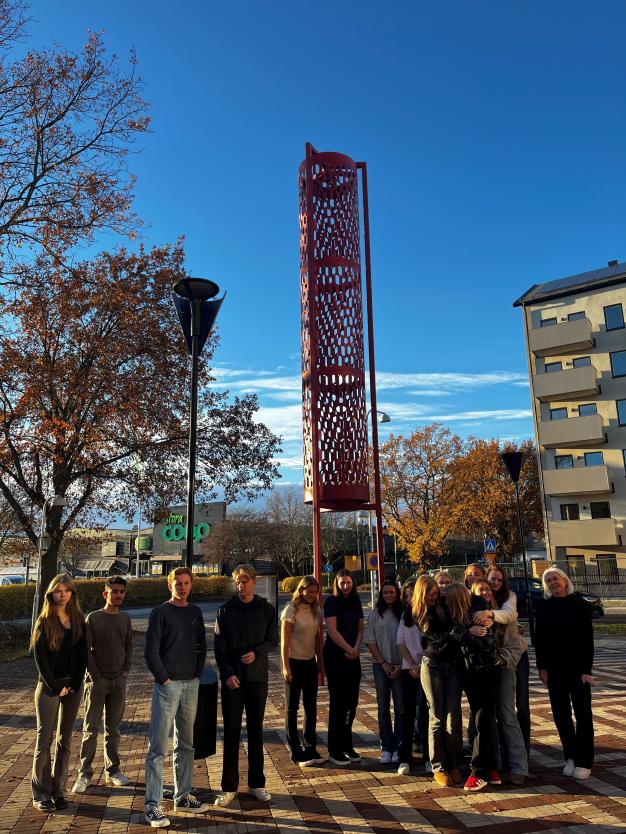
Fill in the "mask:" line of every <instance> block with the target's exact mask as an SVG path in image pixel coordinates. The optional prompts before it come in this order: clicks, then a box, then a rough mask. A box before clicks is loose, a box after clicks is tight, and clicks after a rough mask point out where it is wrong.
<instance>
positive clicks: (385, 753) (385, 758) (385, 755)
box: [380, 750, 391, 764]
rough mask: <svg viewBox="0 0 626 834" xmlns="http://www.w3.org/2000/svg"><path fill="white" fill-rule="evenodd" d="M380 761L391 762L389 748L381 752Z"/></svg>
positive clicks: (383, 762)
mask: <svg viewBox="0 0 626 834" xmlns="http://www.w3.org/2000/svg"><path fill="white" fill-rule="evenodd" d="M380 763H381V764H391V753H390V752H389V750H383V751H382V753H381V754H380Z"/></svg>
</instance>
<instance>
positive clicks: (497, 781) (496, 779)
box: [487, 770, 502, 785]
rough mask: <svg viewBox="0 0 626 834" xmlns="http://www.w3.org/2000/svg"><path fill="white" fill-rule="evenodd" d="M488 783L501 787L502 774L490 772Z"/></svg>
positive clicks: (495, 771) (494, 771)
mask: <svg viewBox="0 0 626 834" xmlns="http://www.w3.org/2000/svg"><path fill="white" fill-rule="evenodd" d="M487 781H488V782H489V784H490V785H501V784H502V779H501V778H500V774H499V773H498V771H497V770H490V771H489V773H488V774H487Z"/></svg>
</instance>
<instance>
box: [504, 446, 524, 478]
mask: <svg viewBox="0 0 626 834" xmlns="http://www.w3.org/2000/svg"><path fill="white" fill-rule="evenodd" d="M500 457H501V458H502V463H503V464H504V465H505V466H506V468H507V469H508V472H509V475H510V476H511V480H512V481H513V483H514V484H516V483H517V482H518V481H519V475H520V472H521V469H522V459H523V457H524V453H523V452H500Z"/></svg>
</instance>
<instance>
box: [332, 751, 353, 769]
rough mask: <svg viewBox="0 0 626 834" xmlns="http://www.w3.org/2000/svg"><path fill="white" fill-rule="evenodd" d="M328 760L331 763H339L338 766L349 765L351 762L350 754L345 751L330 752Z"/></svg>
mask: <svg viewBox="0 0 626 834" xmlns="http://www.w3.org/2000/svg"><path fill="white" fill-rule="evenodd" d="M328 761H329V762H331V764H334V765H337V767H348V765H349V764H350V756H346V754H345V753H329V754H328Z"/></svg>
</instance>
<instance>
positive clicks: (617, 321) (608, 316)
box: [604, 304, 624, 330]
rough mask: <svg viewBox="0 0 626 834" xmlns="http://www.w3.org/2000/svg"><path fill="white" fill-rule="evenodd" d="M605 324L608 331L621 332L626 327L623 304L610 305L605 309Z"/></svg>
mask: <svg viewBox="0 0 626 834" xmlns="http://www.w3.org/2000/svg"><path fill="white" fill-rule="evenodd" d="M604 323H605V324H606V329H607V330H621V328H622V327H623V326H624V310H623V309H622V305H621V304H610V305H609V306H608V307H605V308H604Z"/></svg>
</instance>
